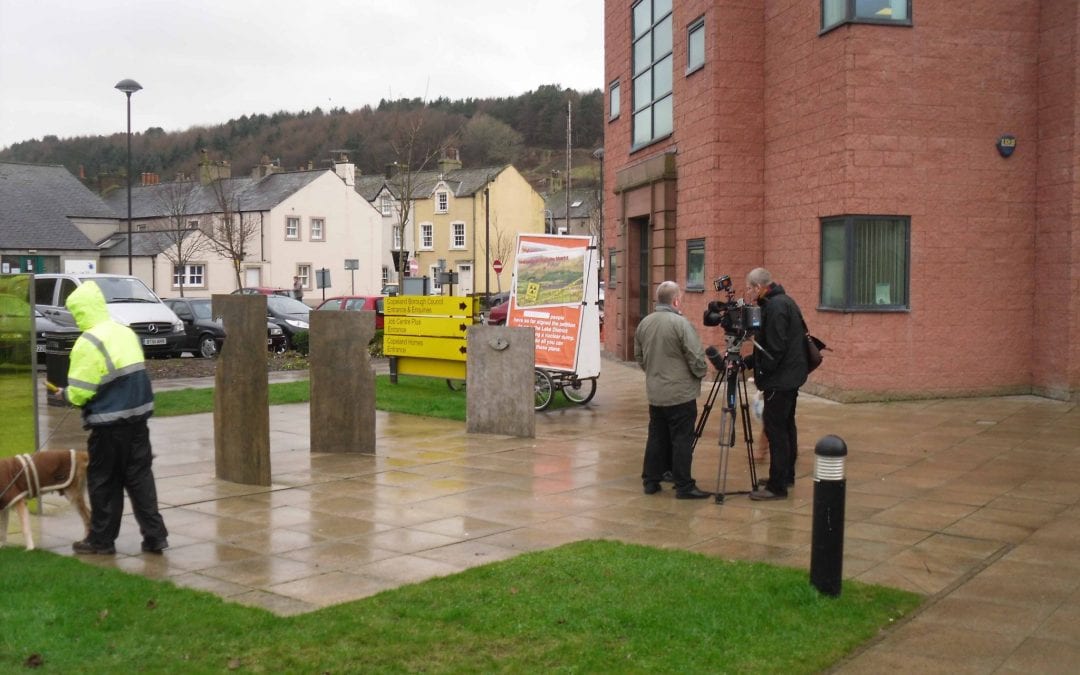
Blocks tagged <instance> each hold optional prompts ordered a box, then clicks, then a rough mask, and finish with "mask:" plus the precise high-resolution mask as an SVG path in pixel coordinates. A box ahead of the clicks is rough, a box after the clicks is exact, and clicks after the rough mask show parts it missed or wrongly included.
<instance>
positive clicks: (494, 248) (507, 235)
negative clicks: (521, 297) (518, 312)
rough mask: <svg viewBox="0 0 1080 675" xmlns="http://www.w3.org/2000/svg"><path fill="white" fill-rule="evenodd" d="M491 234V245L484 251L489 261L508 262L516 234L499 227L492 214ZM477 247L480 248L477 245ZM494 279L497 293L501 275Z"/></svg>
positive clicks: (500, 286) (500, 285) (489, 242)
mask: <svg viewBox="0 0 1080 675" xmlns="http://www.w3.org/2000/svg"><path fill="white" fill-rule="evenodd" d="M490 234H491V236H490V238H489V240H488V244H489V245H490V246H491V248H490V250H488V251H485V253H487V254H488V255H487V257H488V258H489V259H490V260H491V261H495V260H498V261H500V262H502V263H503V264H507V263H509V262H510V259H511V258H512V257H513V255H514V245H515V244H516V243H517V235H516V234H515V233H513V232H507V231H505V230H503V228H501V227H499V217H498V216H497V215H493V216H492V217H491V232H490ZM477 248H480V247H479V246H478V247H477ZM495 281H496V282H497V284H498V286H497V287H498V289H499V290H498V291H497V292H498V293H502V276H501V275H499V276H496V277H495Z"/></svg>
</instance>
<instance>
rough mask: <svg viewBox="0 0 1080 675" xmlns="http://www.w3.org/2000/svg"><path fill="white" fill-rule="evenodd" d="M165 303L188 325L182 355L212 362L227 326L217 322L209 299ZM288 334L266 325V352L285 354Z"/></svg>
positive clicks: (166, 301) (169, 299)
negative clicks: (286, 335) (187, 354)
mask: <svg viewBox="0 0 1080 675" xmlns="http://www.w3.org/2000/svg"><path fill="white" fill-rule="evenodd" d="M163 302H164V303H165V304H166V305H168V306H169V308H170V309H172V311H174V312H176V315H177V316H178V317H180V320H181V321H183V322H184V335H185V338H184V341H183V342H182V343H181V344H180V350H179V352H178V353H182V352H190V353H192V354H194V355H195V356H201V357H203V358H207V359H208V358H210V357H212V356H214V355H216V354H217V353H218V352H220V351H221V345H222V343H224V342H225V326H223V325H222V323H221V321H215V320H214V316H213V313H212V312H211V310H210V299H209V298H167V299H165V300H163ZM286 346H287V340H286V338H285V331H283V330H282V329H281V327H280V326H278V325H277V324H276V323H274V322H272V321H269V320H268V321H267V322H266V348H267V349H268V350H270V351H273V352H275V353H277V354H280V353H282V352H284V351H285V348H286Z"/></svg>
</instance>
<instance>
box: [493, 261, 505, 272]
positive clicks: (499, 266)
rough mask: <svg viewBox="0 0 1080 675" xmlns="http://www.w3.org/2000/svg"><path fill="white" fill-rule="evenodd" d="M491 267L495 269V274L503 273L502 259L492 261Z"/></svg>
mask: <svg viewBox="0 0 1080 675" xmlns="http://www.w3.org/2000/svg"><path fill="white" fill-rule="evenodd" d="M491 269H493V270H495V274H502V271H503V264H502V261H501V260H496V261H494V262H492V263H491Z"/></svg>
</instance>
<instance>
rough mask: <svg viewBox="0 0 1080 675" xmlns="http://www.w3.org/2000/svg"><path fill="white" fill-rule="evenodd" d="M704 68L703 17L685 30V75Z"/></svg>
mask: <svg viewBox="0 0 1080 675" xmlns="http://www.w3.org/2000/svg"><path fill="white" fill-rule="evenodd" d="M704 66H705V17H702V18H700V19H698V20H697V21H695V22H694V23H692V24H690V26H689V27H688V28H687V29H686V74H687V75H689V74H690V73H692V72H694V71H695V70H700V69H701V68H703V67H704Z"/></svg>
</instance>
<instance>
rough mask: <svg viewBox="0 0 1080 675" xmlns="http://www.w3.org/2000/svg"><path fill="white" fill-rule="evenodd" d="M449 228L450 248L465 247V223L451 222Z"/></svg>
mask: <svg viewBox="0 0 1080 675" xmlns="http://www.w3.org/2000/svg"><path fill="white" fill-rule="evenodd" d="M450 230H451V238H450V248H465V223H453V224H451V225H450Z"/></svg>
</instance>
